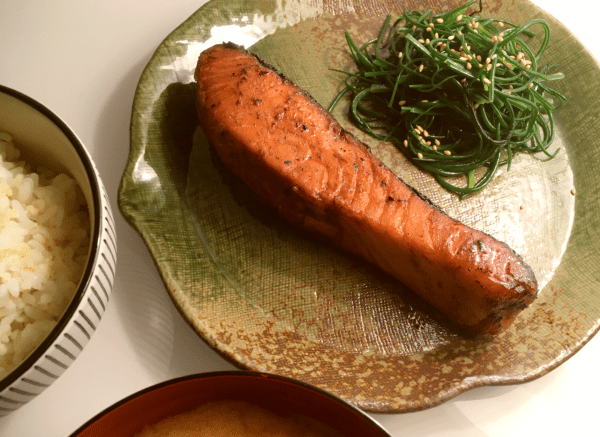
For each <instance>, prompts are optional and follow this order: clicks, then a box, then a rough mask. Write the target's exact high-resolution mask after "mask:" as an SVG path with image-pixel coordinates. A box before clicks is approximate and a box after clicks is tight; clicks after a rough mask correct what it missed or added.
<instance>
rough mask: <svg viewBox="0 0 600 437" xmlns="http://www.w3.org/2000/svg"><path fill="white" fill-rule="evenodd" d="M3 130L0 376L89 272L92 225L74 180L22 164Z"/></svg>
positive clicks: (39, 336) (40, 335) (38, 338)
mask: <svg viewBox="0 0 600 437" xmlns="http://www.w3.org/2000/svg"><path fill="white" fill-rule="evenodd" d="M20 154H21V153H20V151H19V150H18V149H17V148H16V147H15V146H14V144H13V141H12V138H11V137H10V135H8V134H5V133H2V132H0V379H2V378H4V377H5V376H6V375H7V374H8V373H10V372H11V370H12V369H14V368H15V367H16V366H17V365H18V364H19V363H21V362H22V361H23V360H24V359H25V358H27V356H28V355H29V354H30V352H32V351H33V350H34V349H35V348H36V347H37V346H38V345H39V344H40V343H41V342H42V341H43V340H44V338H45V337H46V335H47V334H48V333H49V332H50V331H51V330H52V328H53V327H54V326H55V325H56V322H57V321H58V319H59V318H60V316H61V315H62V314H63V312H64V310H65V308H66V307H67V305H68V304H69V302H70V301H71V299H72V297H73V295H74V293H75V290H76V288H77V285H78V283H79V280H80V278H81V275H82V273H83V270H84V268H85V264H86V260H87V254H88V249H89V243H90V222H89V216H88V211H87V206H86V202H85V198H84V196H83V193H82V192H81V190H80V188H79V186H78V185H77V183H76V182H75V180H74V179H73V178H71V177H70V176H68V175H65V174H56V173H55V172H52V171H51V170H48V169H45V168H43V167H39V168H37V169H36V171H37V172H33V171H32V170H31V167H30V165H29V164H27V163H26V162H24V161H22V160H21V161H19V157H20Z"/></svg>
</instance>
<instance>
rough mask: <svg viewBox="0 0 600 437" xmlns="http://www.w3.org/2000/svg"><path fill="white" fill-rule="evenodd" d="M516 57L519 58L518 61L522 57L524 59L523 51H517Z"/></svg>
mask: <svg viewBox="0 0 600 437" xmlns="http://www.w3.org/2000/svg"><path fill="white" fill-rule="evenodd" d="M516 59H517V61H520V60H521V59H523V52H519V53H517V57H516Z"/></svg>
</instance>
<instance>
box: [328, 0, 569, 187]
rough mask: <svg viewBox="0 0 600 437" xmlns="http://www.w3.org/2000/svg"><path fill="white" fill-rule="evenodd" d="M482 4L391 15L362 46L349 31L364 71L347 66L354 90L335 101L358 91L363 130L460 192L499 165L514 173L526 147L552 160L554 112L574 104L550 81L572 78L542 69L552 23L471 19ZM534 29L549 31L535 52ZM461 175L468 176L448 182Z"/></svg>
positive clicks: (353, 109)
mask: <svg viewBox="0 0 600 437" xmlns="http://www.w3.org/2000/svg"><path fill="white" fill-rule="evenodd" d="M475 1H476V0H472V1H469V2H468V3H466V4H465V5H463V6H461V7H459V8H457V9H455V10H453V11H450V12H447V13H443V14H438V15H432V11H431V10H427V11H425V12H421V11H418V10H409V11H405V12H404V14H403V15H402V16H400V17H397V18H396V19H395V20H394V21H393V22H392V17H391V16H388V17H387V19H386V20H385V22H384V24H383V27H382V28H381V31H380V33H379V35H378V37H377V38H375V39H373V40H371V41H368V42H366V43H365V44H363V45H362V46H360V47H358V46H357V45H356V44H355V43H354V41H353V40H352V38H351V37H350V35H349V34H348V33H346V40H347V42H348V46H349V48H350V52H351V56H352V58H353V60H354V62H355V63H356V66H357V67H358V71H357V72H345V71H341V72H342V73H344V74H346V79H345V85H346V86H345V88H344V89H343V90H342V91H341V92H340V93H339V94H338V96H337V97H336V98H335V100H334V101H333V103H332V104H331V106H330V107H329V111H331V110H332V109H333V108H334V107H335V105H336V104H337V103H338V102H339V100H340V98H341V97H342V96H343V95H344V94H345V93H346V92H349V91H350V92H352V100H351V104H350V114H351V116H352V118H353V119H354V120H355V121H356V123H357V125H358V127H359V128H360V129H362V130H364V131H365V132H368V133H369V134H371V135H372V136H374V137H375V138H378V139H382V140H387V141H392V142H394V143H395V144H397V145H398V146H401V147H400V148H401V149H403V150H404V151H405V153H407V154H408V156H410V157H411V159H412V160H413V162H414V163H415V164H416V165H417V166H418V167H420V168H421V169H423V170H426V171H429V172H431V173H432V174H433V175H434V176H435V178H436V179H437V181H438V182H439V183H440V184H441V185H442V186H444V187H445V188H447V189H448V190H450V191H452V192H455V193H458V194H459V195H461V197H462V198H464V197H465V196H467V195H469V194H470V193H474V192H476V191H478V190H481V189H482V188H483V187H485V186H486V185H487V184H488V183H489V182H490V180H491V179H492V178H493V176H494V174H495V173H496V171H497V169H498V167H499V166H501V165H507V167H508V169H510V165H511V161H512V159H513V158H514V156H515V154H516V153H518V152H530V153H533V152H540V151H541V152H543V153H545V154H546V155H547V156H548V157H550V158H552V157H554V156H555V155H556V153H557V152H558V150H556V151H555V152H554V153H550V151H549V150H548V149H549V147H550V146H551V144H552V141H553V139H554V117H553V113H552V111H553V110H555V109H556V108H558V107H560V105H561V104H562V102H564V101H565V100H566V99H565V97H564V96H562V95H561V94H559V93H558V92H556V91H554V90H552V89H550V88H549V87H548V86H547V85H546V84H544V82H549V81H552V80H555V79H560V78H563V77H564V75H563V74H561V73H555V74H548V70H549V69H550V68H551V67H547V66H546V67H543V68H538V66H539V62H540V58H541V56H542V54H543V53H544V51H545V50H546V48H547V46H548V42H549V39H550V28H549V26H548V24H547V23H546V22H545V21H544V20H541V19H536V20H532V21H530V22H528V23H527V24H525V25H523V26H519V25H516V24H513V23H510V22H507V21H504V20H500V19H490V18H485V19H484V18H478V17H471V16H470V15H467V14H466V11H467V9H468V8H469V6H471V5H472V4H473V3H474V2H475ZM532 26H539V27H541V28H542V30H543V31H544V37H543V39H542V42H541V45H540V47H539V49H538V50H537V52H535V53H534V52H533V51H532V49H530V47H529V46H528V45H527V44H526V43H525V41H524V40H525V39H528V38H530V37H532V36H534V34H533V33H532V32H531V31H530V28H531V27H532ZM555 101H556V103H555ZM457 176H464V177H465V182H464V183H462V184H460V181H458V182H459V183H451V182H450V181H449V180H453V178H455V177H457ZM453 182H454V181H453Z"/></svg>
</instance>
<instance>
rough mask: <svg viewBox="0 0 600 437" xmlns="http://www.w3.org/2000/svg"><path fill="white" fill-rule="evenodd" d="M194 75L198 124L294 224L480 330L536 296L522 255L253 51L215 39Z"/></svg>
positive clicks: (495, 325) (493, 328)
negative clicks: (430, 194)
mask: <svg viewBox="0 0 600 437" xmlns="http://www.w3.org/2000/svg"><path fill="white" fill-rule="evenodd" d="M195 78H196V81H197V86H198V93H197V102H196V103H197V110H198V117H199V122H200V125H201V127H202V129H203V130H204V133H205V134H206V136H207V138H208V140H209V142H210V143H211V144H212V146H213V147H214V148H215V150H216V151H217V154H218V156H219V158H220V159H221V160H222V162H223V163H224V164H225V166H226V167H227V168H228V169H229V170H230V171H231V172H232V173H234V174H235V175H237V176H238V177H239V178H240V179H241V180H242V181H243V182H244V183H245V184H246V185H247V186H248V187H249V188H250V189H251V190H252V191H253V192H254V193H256V194H257V195H258V196H259V197H260V198H262V199H263V200H264V201H265V202H267V203H268V204H270V205H271V206H273V207H275V208H277V209H278V211H279V212H280V213H281V214H282V215H283V216H284V217H286V218H287V219H288V220H289V221H291V222H292V223H295V224H297V225H299V226H301V227H303V228H305V229H307V230H310V231H314V232H317V233H320V234H322V235H324V236H325V237H326V238H327V239H328V240H330V241H331V242H333V243H334V244H336V245H338V246H340V247H342V248H343V249H346V250H348V251H350V252H352V253H354V254H357V255H359V256H361V257H363V258H364V259H365V260H367V261H369V262H371V263H374V264H375V265H377V266H378V267H380V268H381V269H382V270H384V271H385V272H387V273H389V274H391V275H392V276H394V277H395V278H397V279H398V280H399V281H401V282H402V283H404V284H405V285H407V286H408V287H409V288H410V289H411V290H413V291H414V292H415V293H417V294H418V295H420V296H421V297H422V298H424V299H425V300H426V301H428V302H429V303H430V304H431V305H432V306H433V307H435V308H437V309H438V310H439V311H440V312H441V313H443V314H444V315H445V316H446V317H447V318H449V319H450V320H451V321H453V322H454V323H456V324H458V325H460V326H462V327H464V328H466V329H467V330H468V331H470V332H472V333H476V334H492V335H493V334H497V333H499V332H500V331H502V330H503V329H505V328H507V327H508V326H509V325H510V324H511V323H512V321H513V320H514V318H515V317H516V316H517V314H518V313H519V312H520V311H522V310H523V309H524V308H526V307H527V306H528V305H529V304H530V303H531V302H532V301H533V300H534V299H535V297H536V295H537V282H536V279H535V276H534V274H533V271H532V270H531V268H530V267H529V266H528V265H527V264H525V263H524V261H523V260H522V259H521V257H520V256H519V255H518V254H516V253H515V252H514V251H513V250H512V249H511V248H509V247H508V246H507V245H506V244H504V243H502V242H500V241H498V240H496V239H494V238H493V237H491V236H490V235H487V234H485V233H482V232H480V231H477V230H475V229H471V228H470V227H468V226H466V225H464V224H462V223H460V222H458V221H457V220H454V219H452V218H450V217H449V216H448V215H446V214H444V213H443V212H442V211H440V210H439V209H438V208H437V207H436V206H435V205H433V204H432V203H431V202H430V201H428V200H427V199H426V198H425V197H424V196H422V195H420V194H419V193H418V192H417V191H416V190H414V189H413V188H411V187H409V186H408V185H406V184H405V183H404V182H403V181H402V180H400V179H399V178H397V177H396V176H395V175H394V174H393V173H392V171H391V170H389V169H388V168H387V167H385V166H384V165H383V164H382V163H381V161H379V160H378V159H377V158H376V157H375V156H373V155H372V154H371V153H370V151H369V148H368V147H367V146H366V145H365V144H363V143H361V142H360V141H359V140H358V139H356V138H355V137H354V136H353V135H351V134H350V133H349V132H347V131H345V130H344V129H343V128H342V127H341V126H340V125H339V124H338V123H337V122H336V120H335V119H334V118H333V117H332V116H331V115H330V114H329V113H328V112H327V111H326V110H325V109H323V107H321V106H320V105H319V104H318V103H317V102H316V101H315V100H314V99H313V98H312V97H311V96H310V95H309V94H308V93H306V92H305V91H303V90H301V89H300V88H298V87H297V86H296V85H295V84H294V83H293V82H292V81H290V80H289V79H288V78H286V77H285V76H284V75H282V74H280V73H278V72H277V71H276V70H275V69H274V68H273V67H272V66H270V65H269V64H267V63H266V62H264V61H263V60H261V59H260V58H259V57H257V56H256V55H253V54H251V53H248V52H247V51H246V50H244V49H243V48H242V47H239V46H237V45H235V44H233V43H225V44H219V45H215V46H213V47H210V48H208V49H206V50H205V51H204V52H202V53H201V54H200V57H199V59H198V65H197V67H196V72H195Z"/></svg>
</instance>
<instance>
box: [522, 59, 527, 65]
mask: <svg viewBox="0 0 600 437" xmlns="http://www.w3.org/2000/svg"><path fill="white" fill-rule="evenodd" d="M521 65H522V66H523V67H524V66H526V65H527V62H525V59H521Z"/></svg>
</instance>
